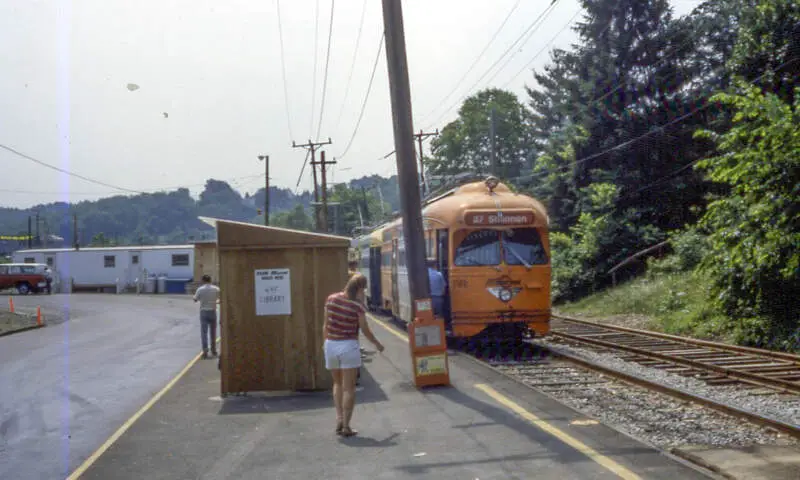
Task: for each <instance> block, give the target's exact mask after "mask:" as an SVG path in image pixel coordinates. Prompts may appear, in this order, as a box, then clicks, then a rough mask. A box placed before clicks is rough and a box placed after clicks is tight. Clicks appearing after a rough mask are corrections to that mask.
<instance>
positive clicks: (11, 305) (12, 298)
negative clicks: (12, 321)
mask: <svg viewBox="0 0 800 480" xmlns="http://www.w3.org/2000/svg"><path fill="white" fill-rule="evenodd" d="M8 308H10V309H11V313H14V297H8Z"/></svg>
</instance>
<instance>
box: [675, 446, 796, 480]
mask: <svg viewBox="0 0 800 480" xmlns="http://www.w3.org/2000/svg"><path fill="white" fill-rule="evenodd" d="M674 451H675V453H676V454H677V455H680V456H682V457H685V458H687V459H690V460H692V461H693V462H697V463H699V464H701V465H707V466H708V467H709V468H710V469H713V470H714V471H715V472H718V473H720V474H722V475H724V476H725V477H726V478H734V479H742V480H744V479H747V480H782V479H786V480H790V479H797V478H800V450H798V449H797V447H791V446H772V445H756V446H753V447H747V448H708V447H699V446H690V447H682V448H676V449H674Z"/></svg>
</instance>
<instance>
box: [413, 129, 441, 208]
mask: <svg viewBox="0 0 800 480" xmlns="http://www.w3.org/2000/svg"><path fill="white" fill-rule="evenodd" d="M437 135H439V129H438V128H437V129H436V131H435V132H427V133H425V132H423V131H422V130H420V131H419V133H415V134H414V137H416V139H417V141H418V142H419V176H420V180H421V181H422V191H423V193H428V185H427V184H426V183H425V160H424V157H423V155H422V140H423V139H425V138H427V137H430V136H437Z"/></svg>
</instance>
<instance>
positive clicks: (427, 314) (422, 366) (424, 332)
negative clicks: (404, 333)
mask: <svg viewBox="0 0 800 480" xmlns="http://www.w3.org/2000/svg"><path fill="white" fill-rule="evenodd" d="M414 310H415V315H414V321H413V322H411V323H409V324H408V345H409V347H410V350H411V367H412V370H413V371H414V383H415V384H416V386H417V388H421V387H432V386H450V370H449V368H448V365H447V341H446V340H445V332H444V321H443V320H442V319H441V318H435V317H434V316H433V307H432V304H431V299H430V298H425V299H420V300H414Z"/></svg>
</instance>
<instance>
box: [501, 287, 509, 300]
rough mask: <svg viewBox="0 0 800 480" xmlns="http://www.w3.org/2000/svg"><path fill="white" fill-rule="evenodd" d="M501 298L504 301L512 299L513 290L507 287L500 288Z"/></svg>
mask: <svg viewBox="0 0 800 480" xmlns="http://www.w3.org/2000/svg"><path fill="white" fill-rule="evenodd" d="M500 300H502V301H504V302H507V301H509V300H511V290H508V289H506V288H504V289H502V290H500Z"/></svg>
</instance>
